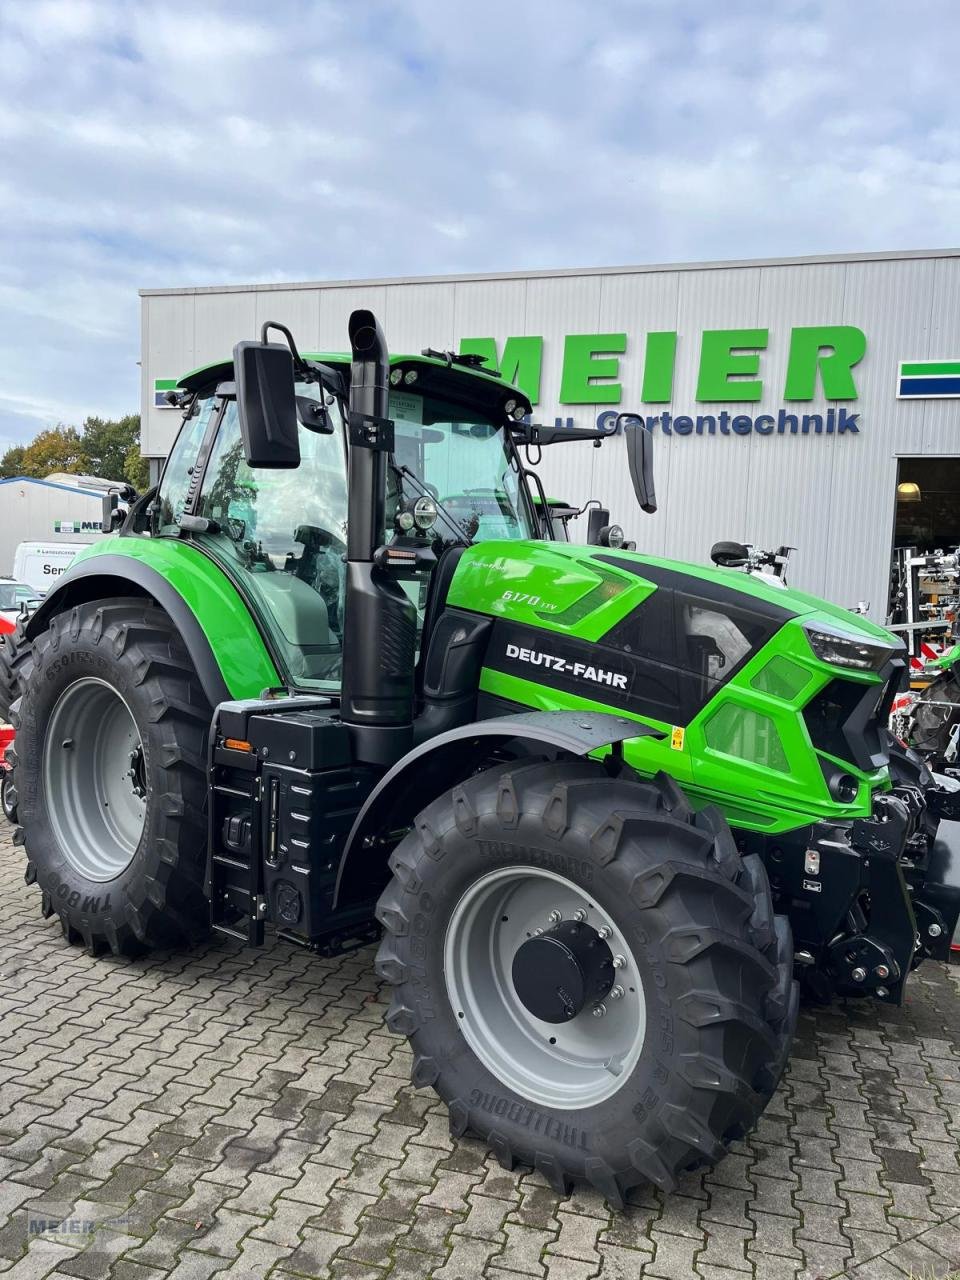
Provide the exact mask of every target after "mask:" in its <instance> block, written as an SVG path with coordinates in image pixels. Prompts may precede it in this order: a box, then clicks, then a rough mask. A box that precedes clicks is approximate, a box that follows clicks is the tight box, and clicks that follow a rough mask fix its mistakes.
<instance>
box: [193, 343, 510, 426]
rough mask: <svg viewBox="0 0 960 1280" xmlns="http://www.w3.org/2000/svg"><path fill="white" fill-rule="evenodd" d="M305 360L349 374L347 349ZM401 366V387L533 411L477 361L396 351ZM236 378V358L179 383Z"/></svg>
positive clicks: (395, 362) (394, 365) (200, 386)
mask: <svg viewBox="0 0 960 1280" xmlns="http://www.w3.org/2000/svg"><path fill="white" fill-rule="evenodd" d="M303 358H304V360H313V361H316V363H318V364H323V365H326V366H328V367H330V368H334V369H336V370H337V371H338V372H339V371H342V372H343V374H344V377H345V378H349V372H350V356H349V355H348V354H347V353H346V352H343V351H334V352H331V351H305V352H303ZM396 369H399V370H400V372H401V375H402V376H401V378H400V381H399V382H398V383H397V387H396V389H397V390H398V391H406V392H408V393H411V394H415V393H417V392H424V391H429V392H431V393H432V394H434V395H438V396H441V397H446V398H448V399H451V400H457V401H461V402H463V401H468V402H469V403H471V404H476V405H477V406H478V407H481V408H483V409H484V410H486V411H488V412H490V411H492V412H493V413H494V414H496V415H497V416H500V415H501V414H502V413H503V407H504V404H505V402H506V401H507V400H515V401H516V402H517V404H518V405H521V406H522V407H523V409H524V411H525V412H526V413H530V412H532V406H531V404H530V400H529V398H528V397H527V395H526V393H525V392H523V391H521V390H520V388H519V387H517V386H515V385H514V384H513V383H510V382H507V381H505V380H504V379H503V378H501V377H500V375H499V374H497V373H492V372H491V371H490V370H488V369H484V368H481V367H479V366H478V365H476V364H473V363H472V362H471V363H467V362H464V361H462V360H461V359H460V358H458V357H457V356H455V355H451V356H443V355H419V356H415V355H392V356H391V357H390V370H391V373H392V372H393V371H394V370H396ZM414 371H415V372H416V374H417V377H416V380H415V381H414V382H412V383H407V381H406V377H407V375H408V374H409V373H411V372H414ZM232 379H233V361H232V360H221V361H218V362H216V363H215V364H207V365H201V367H200V368H199V369H194V370H192V371H191V372H190V373H187V374H185V375H184V376H183V377H182V378H181V379H180V381H179V382H178V383H177V386H178V388H180V389H181V390H183V391H203V390H205V389H206V388H208V387H213V386H216V384H217V383H218V382H229V381H231V380H232Z"/></svg>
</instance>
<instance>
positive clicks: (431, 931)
mask: <svg viewBox="0 0 960 1280" xmlns="http://www.w3.org/2000/svg"><path fill="white" fill-rule="evenodd" d="M390 865H391V868H392V870H393V872H394V879H393V880H392V882H391V883H390V885H389V886H388V887H387V889H386V890H385V892H384V894H383V896H382V897H381V899H380V903H379V905H378V908H377V916H378V918H379V919H380V921H381V923H382V924H383V926H384V930H385V937H384V940H383V943H382V945H381V948H380V952H379V954H378V957H377V970H378V973H379V974H380V976H381V977H383V978H384V979H385V980H386V981H387V982H389V983H391V984H393V986H394V987H395V991H394V994H393V1000H392V1002H391V1006H390V1011H389V1013H388V1015H387V1022H388V1025H389V1026H390V1028H391V1029H392V1030H394V1031H397V1032H400V1033H402V1034H404V1035H406V1036H408V1037H409V1039H410V1043H411V1047H412V1049H413V1053H414V1066H413V1080H414V1083H415V1084H417V1085H433V1086H434V1087H435V1088H436V1090H437V1091H438V1093H439V1094H440V1096H441V1097H442V1098H443V1099H444V1101H446V1102H447V1104H448V1107H449V1110H450V1124H451V1129H452V1131H453V1132H454V1133H455V1134H463V1133H465V1132H467V1131H468V1130H469V1131H471V1132H473V1133H475V1134H477V1135H478V1136H480V1137H481V1138H483V1139H484V1140H485V1141H486V1142H487V1144H488V1145H489V1146H490V1148H491V1149H492V1150H493V1151H494V1153H495V1154H496V1155H497V1156H498V1158H499V1159H500V1161H501V1163H503V1164H504V1165H506V1166H507V1167H512V1165H513V1163H514V1162H515V1161H519V1162H521V1163H523V1164H528V1165H533V1166H534V1167H535V1168H537V1169H538V1170H539V1171H540V1172H541V1173H542V1174H543V1175H544V1176H545V1177H546V1178H547V1179H548V1181H549V1182H550V1183H551V1185H552V1186H553V1187H554V1188H555V1189H556V1190H558V1191H560V1192H565V1191H566V1190H568V1189H569V1186H570V1184H571V1182H572V1181H575V1180H586V1181H587V1182H589V1183H591V1184H592V1185H593V1186H594V1187H596V1188H597V1189H598V1190H599V1191H600V1192H601V1193H602V1194H603V1195H604V1196H606V1198H607V1199H608V1200H609V1201H611V1203H613V1204H619V1203H622V1201H623V1196H624V1194H625V1193H626V1192H627V1191H628V1190H629V1189H630V1188H631V1187H632V1186H634V1185H636V1184H638V1183H640V1182H644V1181H651V1182H654V1183H656V1184H657V1185H658V1186H660V1187H662V1188H663V1189H665V1190H670V1189H672V1188H673V1187H674V1186H675V1185H676V1180H677V1178H678V1176H679V1175H680V1174H681V1173H682V1172H684V1171H685V1170H688V1169H692V1168H696V1167H698V1166H701V1165H709V1164H713V1163H715V1162H716V1161H717V1160H719V1159H721V1158H722V1156H723V1155H724V1154H725V1152H726V1150H727V1149H728V1147H729V1145H730V1144H731V1143H732V1142H733V1141H735V1140H736V1139H737V1138H739V1137H741V1136H742V1135H743V1134H744V1133H745V1132H747V1131H748V1130H749V1129H750V1128H752V1126H753V1125H754V1123H755V1122H756V1120H757V1118H758V1117H759V1115H760V1113H761V1112H762V1111H763V1109H764V1107H765V1106H766V1104H767V1102H768V1101H769V1099H770V1097H771V1096H772V1094H773V1091H774V1089H775V1088H776V1085H777V1082H778V1081H779V1078H780V1075H781V1073H782V1071H783V1068H784V1065H785V1063H786V1059H787V1055H788V1052H789V1046H790V1041H791V1039H792V1036H793V1029H794V1025H795V1021H796V1014H797V1002H798V996H797V987H796V983H795V982H794V981H793V976H792V974H793V948H792V942H791V938H790V930H789V925H788V924H787V921H786V920H785V919H784V918H782V917H775V916H774V914H773V908H772V903H771V898H770V889H769V884H768V882H767V877H766V872H765V871H764V868H763V865H762V863H761V862H760V860H759V858H756V857H750V858H741V857H740V855H739V854H738V852H737V850H736V847H735V845H734V843H733V839H732V836H731V834H730V831H729V828H728V827H727V825H726V823H725V821H724V820H723V818H722V817H721V815H720V814H719V812H718V811H717V810H714V809H708V810H704V811H701V812H700V813H697V814H694V813H692V812H691V810H690V808H689V806H688V805H687V803H686V801H685V800H684V798H683V796H682V794H681V793H680V791H679V790H678V788H677V787H676V786H675V784H673V783H672V781H671V780H670V779H668V778H666V777H665V776H664V775H659V776H658V778H656V779H655V780H654V781H653V782H650V783H641V782H639V781H632V780H628V779H611V778H610V777H608V776H607V774H606V772H605V771H604V769H603V768H602V767H601V766H600V765H598V764H595V763H593V762H589V761H588V762H576V763H561V764H534V765H520V766H518V767H516V768H514V769H512V770H510V771H508V772H504V771H503V769H502V767H501V768H498V769H494V770H491V771H489V772H487V773H484V774H481V775H479V776H478V777H475V778H473V779H471V780H469V781H468V782H466V783H465V784H464V785H463V786H460V787H456V788H454V790H453V791H452V792H450V793H449V794H447V795H445V796H442V797H440V798H439V799H438V800H436V801H435V802H434V803H433V804H432V805H430V806H429V808H427V809H426V810H425V811H424V812H423V813H422V814H421V815H420V817H419V818H418V819H417V820H416V823H415V826H414V830H413V831H411V832H410V834H409V835H407V836H406V837H405V839H404V840H403V841H402V842H401V843H400V844H399V845H398V846H397V848H396V850H395V851H394V853H393V855H392V857H391V862H390ZM534 881H540V882H542V883H544V884H548V885H549V887H548V890H547V892H546V894H545V895H544V894H541V893H539V891H531V885H532V884H533V882H534ZM500 882H502V892H500V891H499V890H498V887H497V886H498V884H500ZM485 886H486V889H485ZM486 890H489V893H486ZM498 892H500V896H499V897H497V893H498ZM485 894H486V896H484V895H485ZM490 894H492V895H493V896H492V897H491V896H490ZM548 907H552V913H553V914H551V911H550V910H548V909H547V908H548ZM465 913H466V915H467V916H471V917H472V918H473V919H474V921H475V923H476V922H477V921H479V922H480V925H479V927H481V928H486V929H487V931H488V938H487V940H486V942H485V943H484V941H483V939H481V938H479V935H478V937H477V939H475V940H474V941H473V942H470V940H469V939H466V941H464V939H463V937H462V936H461V935H462V928H461V923H462V921H463V919H464V917H465ZM577 913H581V914H580V915H578V914H577ZM556 916H560V917H561V923H557V922H556ZM518 917H519V918H518ZM581 921H582V923H580V922H581ZM458 922H461V923H458ZM568 922H577V923H579V924H580V927H581V928H588V929H589V930H590V931H591V932H590V933H589V934H588V935H587V941H588V942H589V944H590V946H594V947H595V946H596V945H597V939H600V940H601V941H602V942H603V943H604V945H607V944H608V943H609V946H610V948H614V949H615V952H616V954H615V955H614V954H612V953H611V955H612V959H613V961H614V963H615V965H616V969H615V982H616V985H617V987H619V988H620V993H619V995H617V996H616V997H612V996H611V995H610V994H609V992H610V991H611V990H612V988H609V987H608V988H607V990H608V994H607V995H605V996H604V995H603V993H602V992H603V986H604V985H606V984H607V982H608V981H609V978H610V974H609V971H607V974H606V977H605V978H604V979H603V981H602V984H601V988H600V995H599V998H598V994H597V987H596V985H592V986H591V985H590V984H589V983H588V984H587V985H588V986H589V993H588V994H587V996H586V999H582V998H580V997H579V996H578V994H577V992H576V991H573V992H572V994H571V989H569V988H570V984H569V983H566V982H564V983H560V984H557V983H554V982H552V980H551V982H547V983H546V987H547V988H551V989H554V988H555V990H556V992H559V998H560V1005H561V1009H560V1012H559V1013H557V1012H555V1011H552V1010H551V1009H550V1008H549V1007H548V1006H549V999H548V1000H547V1005H544V1004H542V1003H540V1004H537V1006H536V1011H535V1012H534V1013H533V1014H532V1016H531V1010H530V1008H529V1007H527V1005H526V1004H525V1003H524V998H523V997H520V996H519V995H518V993H519V992H520V991H521V989H523V991H524V992H526V990H527V986H528V984H527V983H526V982H525V980H524V965H525V964H526V960H525V959H524V957H526V956H527V954H528V953H529V956H530V957H531V959H533V960H535V959H536V957H537V956H539V955H541V954H543V952H542V950H541V949H535V950H531V948H530V947H529V945H527V947H526V949H525V951H524V956H523V957H521V960H520V961H518V962H517V965H515V966H514V968H513V971H512V972H511V968H510V965H509V963H508V961H509V955H510V943H509V942H505V938H506V936H507V931H512V933H511V935H510V936H512V938H513V939H514V941H515V942H519V943H520V945H521V946H522V945H523V942H522V940H523V938H524V935H527V934H529V935H531V936H532V937H533V938H538V937H540V931H541V930H542V931H543V935H544V937H545V938H548V939H552V944H553V943H559V942H560V941H561V937H568V938H569V936H570V924H569V923H568ZM604 929H606V930H607V932H606V933H604ZM458 939H459V940H458ZM461 943H463V945H461ZM552 944H551V945H552ZM573 945H575V947H582V945H583V940H581V941H580V942H576V943H575V944H573ZM458 948H459V955H460V959H459V960H458V959H457V954H458ZM550 954H551V955H552V954H553V953H550ZM583 954H585V953H583ZM471 956H472V960H471V959H469V957H471ZM464 957H467V959H466V960H464ZM618 961H619V963H617V962H618ZM544 963H545V965H546V968H545V969H544V972H545V973H546V972H553V973H554V974H555V973H556V972H558V971H553V970H550V969H549V966H550V964H552V961H550V960H548V961H546V962H544ZM471 964H472V966H473V973H472V976H471V977H468V978H465V977H464V973H465V971H466V970H465V967H464V966H465V965H466V966H467V968H469V966H470V965H471ZM581 969H582V971H583V972H587V971H588V970H589V974H588V977H589V978H590V982H593V983H594V984H595V981H596V980H598V976H597V975H598V973H599V970H598V969H597V967H596V964H595V962H594V961H593V960H590V961H589V962H588V961H586V960H584V963H583V965H582V966H581ZM570 971H571V972H574V971H575V970H574V969H571V970H570ZM576 972H580V970H576ZM511 980H514V981H513V982H512V981H511ZM577 981H578V979H576V977H575V978H574V985H575V986H576V983H577ZM535 985H536V984H535ZM540 985H541V987H542V986H543V985H544V984H540ZM548 996H549V991H548ZM542 999H543V996H542V994H537V995H536V1000H537V1001H541V1000H542ZM631 999H633V1001H634V1010H633V1013H632V1015H631V1014H629V1013H628V1006H629V1004H630V1001H631ZM564 1001H568V1002H569V1009H567V1010H566V1011H565V1012H564V1010H563V1008H562V1006H563V1004H564ZM598 1006H606V1007H605V1009H604V1011H603V1013H601V1014H599V1015H597V1014H595V1013H594V1010H595V1009H596V1008H597V1007H598ZM571 1009H572V1010H575V1012H572V1013H571V1012H570V1011H569V1010H571ZM541 1013H549V1018H550V1019H552V1021H551V1020H546V1019H542V1018H539V1017H538V1016H537V1015H538V1014H541ZM614 1014H615V1016H616V1017H617V1018H619V1019H620V1020H621V1024H622V1025H621V1026H620V1027H619V1028H611V1030H610V1031H609V1032H608V1031H602V1030H601V1028H607V1027H610V1025H611V1024H610V1023H609V1022H608V1019H609V1018H611V1016H612V1015H614ZM630 1017H633V1019H634V1021H633V1023H632V1024H630V1025H633V1026H634V1027H636V1028H637V1030H636V1035H637V1037H638V1038H639V1039H640V1043H639V1044H636V1043H634V1044H630V1043H629V1037H627V1039H624V1037H623V1035H622V1030H623V1025H626V1023H625V1022H624V1018H626V1020H627V1022H629V1018H630ZM558 1019H559V1020H560V1021H561V1023H562V1025H556V1024H557V1021H558ZM604 1037H606V1039H605V1038H604ZM605 1056H607V1057H608V1058H609V1069H608V1076H609V1075H612V1082H611V1080H610V1079H608V1080H607V1081H606V1082H605V1081H604V1079H603V1075H604V1073H603V1070H602V1067H603V1062H604V1057H605ZM551 1063H552V1065H551ZM598 1066H599V1067H600V1068H601V1069H600V1070H598V1069H597V1068H598Z"/></svg>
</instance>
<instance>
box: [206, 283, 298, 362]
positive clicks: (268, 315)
mask: <svg viewBox="0 0 960 1280" xmlns="http://www.w3.org/2000/svg"><path fill="white" fill-rule="evenodd" d="M266 320H276V321H277V323H278V324H285V325H286V326H287V328H288V329H289V330H290V332H291V333H292V334H293V337H294V341H295V342H296V344H297V346H298V347H299V349H300V350H301V351H316V350H317V347H318V344H319V342H320V298H319V296H318V294H316V293H315V292H314V291H313V290H310V289H259V290H257V292H256V293H255V294H254V323H255V326H256V328H255V330H254V331H252V332H250V333H237V334H236V335H235V336H234V337H230V336H229V335H228V334H223V335H222V336H223V339H224V345H223V351H224V354H225V355H229V354H230V352H231V351H232V350H233V344H234V343H235V342H238V341H239V340H240V339H241V338H259V337H260V329H261V326H262V325H263V323H264V321H266ZM271 338H272V340H273V341H280V340H281V339H280V335H279V334H276V333H275V334H272V335H271Z"/></svg>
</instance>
